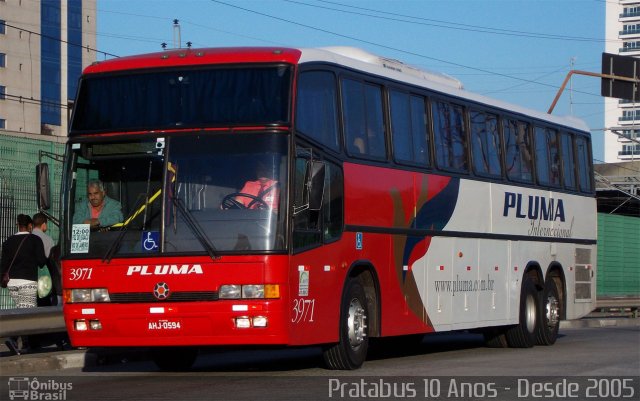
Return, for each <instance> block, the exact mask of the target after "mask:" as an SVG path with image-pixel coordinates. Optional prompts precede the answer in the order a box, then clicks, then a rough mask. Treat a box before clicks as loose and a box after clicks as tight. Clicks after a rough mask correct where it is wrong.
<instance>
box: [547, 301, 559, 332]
mask: <svg viewBox="0 0 640 401" xmlns="http://www.w3.org/2000/svg"><path fill="white" fill-rule="evenodd" d="M546 309H547V310H546V317H547V326H548V327H549V328H550V329H553V328H555V327H556V326H557V325H558V322H559V321H560V303H559V302H558V300H557V299H556V297H554V296H553V295H550V296H549V297H547V307H546Z"/></svg>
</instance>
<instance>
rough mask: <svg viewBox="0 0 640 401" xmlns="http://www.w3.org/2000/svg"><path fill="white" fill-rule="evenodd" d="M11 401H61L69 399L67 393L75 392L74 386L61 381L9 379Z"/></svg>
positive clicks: (26, 378)
mask: <svg viewBox="0 0 640 401" xmlns="http://www.w3.org/2000/svg"><path fill="white" fill-rule="evenodd" d="M8 385H9V399H10V400H29V401H30V400H60V401H64V400H66V399H67V392H68V391H71V390H73V384H72V383H69V382H61V381H59V380H54V379H48V380H38V378H36V377H34V378H29V377H10V378H9V383H8Z"/></svg>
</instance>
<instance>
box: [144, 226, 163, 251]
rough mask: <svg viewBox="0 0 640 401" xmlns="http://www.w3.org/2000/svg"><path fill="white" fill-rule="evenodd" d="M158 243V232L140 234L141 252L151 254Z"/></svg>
mask: <svg viewBox="0 0 640 401" xmlns="http://www.w3.org/2000/svg"><path fill="white" fill-rule="evenodd" d="M159 243H160V231H143V232H142V250H143V251H145V252H153V251H155V250H157V249H158V245H159Z"/></svg>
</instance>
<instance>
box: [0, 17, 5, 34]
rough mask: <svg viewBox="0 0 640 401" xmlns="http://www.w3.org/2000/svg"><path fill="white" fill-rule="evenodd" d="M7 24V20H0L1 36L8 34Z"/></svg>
mask: <svg viewBox="0 0 640 401" xmlns="http://www.w3.org/2000/svg"><path fill="white" fill-rule="evenodd" d="M5 22H6V21H5V20H3V19H0V35H4V34H5V33H6V31H5V29H6V26H5Z"/></svg>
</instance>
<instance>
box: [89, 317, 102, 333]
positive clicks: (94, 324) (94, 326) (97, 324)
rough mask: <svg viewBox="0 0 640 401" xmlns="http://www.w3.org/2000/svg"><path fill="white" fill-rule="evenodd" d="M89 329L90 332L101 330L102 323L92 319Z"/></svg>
mask: <svg viewBox="0 0 640 401" xmlns="http://www.w3.org/2000/svg"><path fill="white" fill-rule="evenodd" d="M89 327H90V328H91V330H102V323H100V321H99V320H96V319H92V320H90V321H89Z"/></svg>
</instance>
